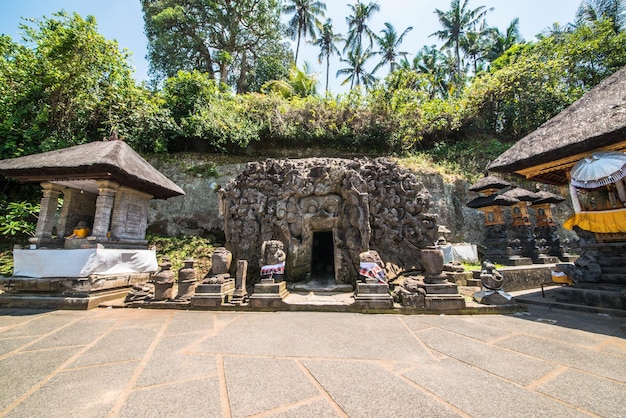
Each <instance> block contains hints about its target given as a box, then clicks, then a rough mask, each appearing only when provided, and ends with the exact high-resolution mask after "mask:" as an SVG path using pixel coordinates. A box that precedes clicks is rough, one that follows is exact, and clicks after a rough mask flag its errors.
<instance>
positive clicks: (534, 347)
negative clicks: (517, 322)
mask: <svg viewBox="0 0 626 418" xmlns="http://www.w3.org/2000/svg"><path fill="white" fill-rule="evenodd" d="M497 345H498V346H501V347H506V348H509V349H511V350H514V351H517V352H519V353H524V354H527V355H529V356H533V357H537V358H540V359H544V360H546V361H552V362H556V363H559V364H562V365H566V366H569V367H572V368H575V369H580V370H583V371H586V372H589V373H592V374H597V375H600V376H604V377H607V378H610V379H615V380H618V381H620V382H626V361H624V358H623V357H621V356H616V355H613V354H607V353H600V352H597V351H593V350H588V349H585V348H582V347H576V346H572V345H571V344H567V343H560V342H558V341H552V340H548V339H543V338H536V337H532V336H529V335H517V336H513V337H511V338H507V339H505V340H502V341H499V342H498V343H497Z"/></svg>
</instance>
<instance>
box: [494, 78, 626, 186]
mask: <svg viewBox="0 0 626 418" xmlns="http://www.w3.org/2000/svg"><path fill="white" fill-rule="evenodd" d="M598 150H621V151H624V150H626V67H624V68H622V69H621V70H619V71H617V72H616V73H615V74H613V75H612V76H610V77H608V78H607V79H605V80H604V81H603V82H601V83H600V84H598V85H597V86H596V87H594V88H593V89H592V90H590V91H589V92H587V93H586V94H585V95H584V96H583V97H581V98H580V99H579V100H578V101H576V102H574V103H573V104H572V105H571V106H569V107H568V108H566V109H565V110H563V111H562V112H561V113H559V114H558V115H556V116H555V117H553V118H552V119H550V120H549V121H547V122H546V123H544V124H543V125H541V126H540V127H539V128H537V130H535V131H534V132H532V133H530V134H529V135H527V136H525V137H524V138H522V139H520V140H519V141H518V142H517V143H515V145H513V146H512V147H511V148H510V149H509V150H507V151H506V152H504V153H503V154H501V155H500V156H499V157H498V158H497V159H496V160H495V161H493V162H492V163H491V164H490V165H489V167H487V169H488V170H490V171H495V172H502V173H517V174H519V175H522V176H524V177H526V178H528V179H532V180H534V181H539V182H542V183H548V184H556V185H566V184H567V183H568V177H567V173H568V172H569V171H570V170H571V168H572V166H573V165H574V164H575V163H576V162H577V161H579V160H580V159H582V158H583V157H585V156H586V155H589V154H591V153H592V152H593V151H598Z"/></svg>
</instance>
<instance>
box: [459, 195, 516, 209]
mask: <svg viewBox="0 0 626 418" xmlns="http://www.w3.org/2000/svg"><path fill="white" fill-rule="evenodd" d="M516 203H519V200H517V199H515V198H513V197H508V196H504V195H501V194H492V195H489V196H480V197H477V198H476V199H473V200H470V201H469V202H467V203H466V204H465V206H467V207H468V208H472V209H480V208H485V207H487V206H512V205H514V204H516Z"/></svg>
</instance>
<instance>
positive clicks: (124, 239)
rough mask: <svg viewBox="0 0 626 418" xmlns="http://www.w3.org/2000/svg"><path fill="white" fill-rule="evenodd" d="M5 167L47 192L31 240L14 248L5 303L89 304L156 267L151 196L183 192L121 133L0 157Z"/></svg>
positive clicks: (0, 300)
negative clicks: (150, 241)
mask: <svg viewBox="0 0 626 418" xmlns="http://www.w3.org/2000/svg"><path fill="white" fill-rule="evenodd" d="M0 174H1V175H4V176H7V177H11V178H14V179H17V180H19V181H21V182H36V183H39V184H40V185H41V189H42V194H43V196H42V198H41V211H40V214H39V218H38V220H37V227H36V230H35V235H34V237H32V238H31V239H30V246H29V248H15V249H14V251H13V259H14V275H13V277H10V278H6V279H4V278H3V279H2V281H1V282H0V284H2V287H3V290H4V291H5V293H4V294H2V296H0V306H21V305H20V304H21V303H22V302H23V303H27V304H28V306H29V307H47V308H57V307H60V308H68V309H85V308H89V307H93V306H95V305H97V303H98V300H105V299H106V298H111V297H115V296H117V294H116V293H115V292H114V291H115V290H118V291H119V292H123V291H126V290H128V287H129V286H133V285H137V288H139V287H140V284H141V283H145V282H146V281H147V280H148V278H149V275H150V273H152V272H155V271H156V270H157V268H158V265H157V260H156V253H155V251H153V250H150V249H147V241H146V239H145V234H146V228H147V220H148V211H149V210H150V201H151V199H153V198H156V199H168V198H170V197H175V196H180V195H184V194H185V193H184V192H183V190H182V189H181V188H180V187H178V186H177V185H176V184H174V183H173V182H172V181H170V180H169V179H168V178H167V177H165V176H164V175H163V174H161V173H160V172H159V171H157V170H156V169H155V168H154V167H152V166H151V165H150V164H149V163H148V162H147V161H146V160H144V159H143V158H142V157H141V156H140V155H139V154H137V153H136V152H135V151H134V150H133V149H132V148H131V147H130V146H128V145H127V144H126V143H125V142H124V141H119V140H112V141H100V142H90V143H87V144H83V145H76V146H73V147H69V148H64V149H60V150H56V151H50V152H45V153H41V154H35V155H28V156H24V157H18V158H13V159H8V160H2V161H0ZM61 197H62V198H63V204H62V207H61V209H60V210H59V211H57V206H58V205H59V202H60V200H59V199H60V198H61ZM139 293H142V292H141V291H140V292H139ZM144 296H145V295H144ZM140 297H143V296H140Z"/></svg>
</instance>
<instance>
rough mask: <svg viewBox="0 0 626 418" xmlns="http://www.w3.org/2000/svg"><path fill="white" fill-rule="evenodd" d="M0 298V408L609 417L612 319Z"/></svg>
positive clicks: (614, 369)
mask: <svg viewBox="0 0 626 418" xmlns="http://www.w3.org/2000/svg"><path fill="white" fill-rule="evenodd" d="M529 308H530V310H529V312H525V313H520V314H515V315H474V316H443V315H438V316H427V315H412V316H408V315H363V314H351V313H324V312H275V313H256V312H245V313H239V312H208V311H176V310H155V309H102V308H99V309H93V310H90V311H80V312H78V311H49V312H46V311H29V310H8V309H5V310H1V311H0V374H1V376H2V385H1V386H0V416H2V417H4V416H6V417H100V416H102V417H107V416H108V417H196V416H197V417H249V416H255V417H346V416H348V417H377V418H378V417H435V416H462V417H468V416H473V417H487V416H489V417H493V416H502V417H532V416H536V417H576V416H604V417H623V416H624V411H626V339H625V337H626V333H625V332H624V331H623V330H622V329H621V328H620V326H621V325H622V324H623V319H621V318H613V317H609V316H606V315H601V314H600V315H599V314H592V313H583V312H569V311H561V310H557V309H553V310H550V309H548V308H546V307H540V306H535V307H529Z"/></svg>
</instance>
